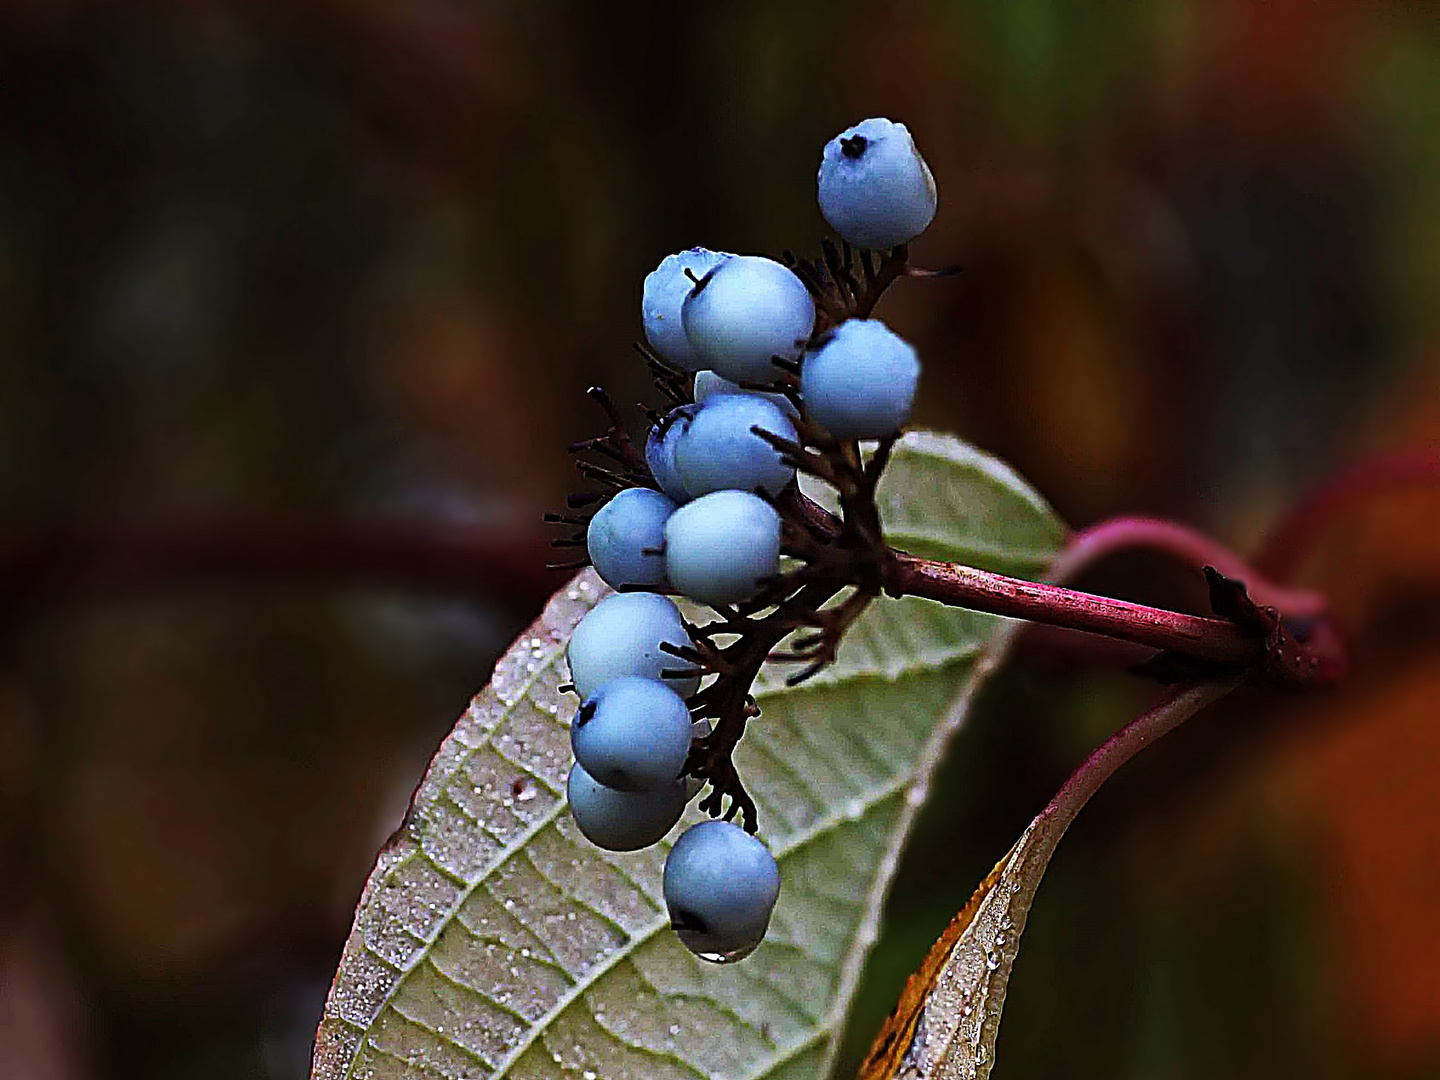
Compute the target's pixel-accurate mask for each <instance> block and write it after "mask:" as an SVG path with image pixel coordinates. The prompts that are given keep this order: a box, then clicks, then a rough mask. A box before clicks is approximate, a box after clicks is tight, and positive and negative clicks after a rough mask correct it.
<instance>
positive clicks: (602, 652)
mask: <svg viewBox="0 0 1440 1080" xmlns="http://www.w3.org/2000/svg"><path fill="white" fill-rule="evenodd" d="M672 516H673V515H672ZM661 642H668V643H669V644H671V645H675V646H679V647H684V648H692V647H694V644H695V643H694V642H693V641H691V640H690V635H689V633H687V632H686V630H685V620H684V619H682V618H681V617H680V609H679V608H677V607H676V606H675V605H674V603H672V602H671V601H670V599H669V598H668V597H664V596H661V595H659V594H658V593H649V592H627V593H616V594H615V595H614V596H607V597H606V598H605V599H604V600H601V601H600V603H598V604H596V605H595V608H594V610H592V611H591V612H590V613H589V614H588V615H586V616H585V617H584V618H583V619H581V620H580V624H579V625H578V626H576V627H575V632H574V633H573V634H571V635H570V645H569V647H568V648H567V649H566V651H565V655H566V657H567V658H568V659H569V661H570V681H571V682H573V683H574V684H575V692H576V693H577V694H579V695H580V697H581V699H582V700H583V699H588V698H589V697H590V696H591V695H592V694H594V693H595V691H597V690H599V689H600V687H602V686H604V685H605V684H606V683H607V682H609V681H610V680H611V679H618V678H620V677H621V676H622V675H638V676H640V677H641V678H644V679H660V680H661V681H662V682H664V683H666V684H667V685H669V686H670V688H671V689H672V690H674V691H675V692H676V693H677V694H679V695H680V696H681V697H689V696H690V695H691V694H693V693H695V691H696V690H697V689H699V687H700V676H699V675H679V676H676V675H671V676H663V675H662V674H661V672H664V671H687V670H689V669H690V668H691V667H692V665H691V664H690V663H689V662H687V661H685V660H682V659H680V658H679V657H678V656H674V655H672V654H671V653H668V652H665V651H664V650H663V649H661V648H660V643H661Z"/></svg>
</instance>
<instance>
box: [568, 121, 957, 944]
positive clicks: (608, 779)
mask: <svg viewBox="0 0 1440 1080" xmlns="http://www.w3.org/2000/svg"><path fill="white" fill-rule="evenodd" d="M819 201H820V208H821V211H822V212H823V214H824V216H825V219H826V220H827V221H828V222H829V223H830V224H831V225H832V226H833V227H834V228H835V230H836V231H837V232H838V233H839V234H840V238H841V245H840V246H838V247H837V246H836V245H835V244H834V243H832V242H830V241H826V242H824V244H823V258H821V259H817V260H813V261H804V260H797V259H795V258H794V257H793V256H791V255H790V254H789V253H788V252H786V253H785V257H784V261H783V262H778V261H775V260H772V259H768V258H763V257H761V256H757V255H730V254H726V253H723V252H713V251H708V250H706V249H704V248H693V249H691V250H689V251H684V252H680V253H679V254H676V255H671V256H669V257H667V258H666V259H664V260H663V261H662V262H661V263H660V265H659V266H658V267H657V268H656V269H655V270H654V272H652V273H651V274H650V275H649V276H648V277H647V278H646V279H645V286H644V294H643V300H642V304H641V315H642V318H643V321H644V330H645V339H646V342H647V345H644V346H637V347H638V348H639V349H640V351H641V353H642V354H643V355H644V356H645V358H646V360H647V362H648V364H649V366H650V369H651V371H652V373H653V375H654V376H655V381H656V385H657V387H658V388H659V389H660V391H661V392H662V393H664V394H665V395H666V396H667V398H668V399H669V400H670V408H669V410H668V411H667V412H664V413H663V414H662V413H658V412H653V411H651V410H648V409H646V410H645V411H646V413H647V415H648V416H649V417H650V420H651V427H650V431H649V434H648V436H647V438H646V440H645V442H644V445H643V447H637V446H635V445H634V444H633V443H632V442H631V440H630V437H629V435H628V434H627V433H626V430H625V426H624V423H623V421H622V419H621V417H620V415H619V413H618V410H616V408H615V406H614V405H613V403H612V402H611V401H610V399H609V398H608V397H607V396H606V395H605V394H604V392H603V391H601V390H599V389H598V388H595V389H592V390H591V394H592V396H594V397H595V398H596V399H597V400H598V401H599V402H600V404H601V405H602V406H603V407H604V408H605V409H606V411H607V413H608V415H609V417H610V422H611V426H610V429H609V431H608V432H607V433H606V434H605V435H603V436H601V437H599V438H595V439H589V440H586V441H584V442H582V443H578V444H576V446H574V447H572V450H573V451H576V452H579V451H589V452H593V453H595V454H598V455H600V456H602V457H604V458H606V459H607V460H606V462H605V463H604V464H601V463H598V462H596V461H592V460H589V459H586V458H583V457H582V458H580V459H579V460H578V464H579V467H580V469H581V471H582V473H584V474H585V475H586V476H587V477H589V478H591V479H593V480H596V481H599V482H600V483H601V485H602V489H601V490H598V491H589V492H584V493H581V494H578V495H574V496H572V497H571V500H570V508H571V513H567V514H556V515H550V518H551V520H554V521H557V522H562V523H565V524H570V525H576V526H581V527H582V531H580V532H577V533H576V534H575V535H574V536H573V537H571V538H570V539H567V540H563V541H557V543H558V544H561V545H573V546H577V547H578V546H581V545H583V546H584V549H585V553H586V558H584V559H582V560H580V561H579V562H577V563H572V564H569V565H570V566H583V565H586V564H587V563H588V564H591V565H593V566H594V567H595V570H596V572H597V573H599V575H600V576H601V577H602V578H603V579H604V580H605V581H606V583H607V584H609V585H610V586H611V587H612V588H614V589H615V590H616V592H615V594H614V595H612V596H609V597H607V598H606V599H605V600H603V601H602V602H601V603H600V604H598V605H597V606H596V607H595V608H594V610H592V611H591V612H590V613H589V614H588V615H587V616H586V617H585V618H584V619H583V620H582V621H581V622H580V624H579V626H578V627H577V628H576V630H575V632H574V635H573V637H572V638H571V641H570V646H569V651H568V658H569V663H570V675H571V680H572V683H571V685H572V688H573V690H574V691H575V693H576V694H578V695H579V696H580V698H581V699H582V702H583V703H582V705H581V706H580V709H579V711H578V713H577V714H576V716H575V720H574V722H573V724H572V726H571V744H572V747H573V749H574V752H575V764H574V766H573V768H572V769H571V772H570V779H569V784H568V789H569V801H570V807H571V812H572V814H573V815H574V819H575V823H576V825H577V826H578V827H579V829H580V831H581V832H582V833H583V834H584V835H585V836H586V837H587V838H588V839H590V840H591V841H592V842H593V843H595V844H597V845H599V846H600V847H604V848H607V849H610V850H612V851H632V850H636V849H639V848H642V847H646V846H648V845H650V844H653V843H655V842H657V841H659V840H660V839H661V838H662V837H664V836H665V834H666V833H668V832H669V831H670V829H671V828H672V827H673V826H674V825H675V823H676V822H677V821H678V820H679V819H680V816H681V814H682V813H683V811H684V808H685V805H686V803H687V802H688V801H689V799H690V798H692V797H694V796H695V795H697V794H699V792H700V791H701V790H702V789H703V788H704V787H705V785H707V784H708V785H709V786H710V789H711V790H710V793H709V794H708V795H707V796H706V797H705V798H703V799H702V800H701V801H700V803H699V807H700V809H701V810H702V811H704V812H706V813H708V814H710V815H711V816H712V817H720V816H722V815H723V820H720V821H707V822H704V823H702V824H699V825H696V826H694V827H692V828H690V829H688V830H687V831H686V832H685V833H684V834H683V835H682V836H681V837H680V838H679V839H678V840H677V841H676V843H675V845H674V847H673V848H672V849H671V851H670V854H669V856H668V858H667V859H666V863H665V873H664V892H665V902H666V906H667V908H668V909H669V913H670V919H671V922H672V924H673V926H674V928H675V930H676V932H677V933H678V934H679V936H680V938H681V940H682V941H683V942H684V943H685V944H686V945H687V946H688V947H689V948H690V949H692V950H693V951H694V952H696V953H697V954H699V955H700V956H702V957H704V958H706V959H710V960H716V961H726V960H733V959H738V958H740V957H743V956H745V955H748V954H749V953H750V952H751V951H752V950H753V949H754V948H755V947H756V946H757V945H758V944H759V943H760V941H761V939H763V937H764V936H765V930H766V927H767V926H768V924H769V921H770V913H771V910H772V908H773V907H774V904H775V900H776V898H777V896H778V895H779V891H780V875H779V870H778V868H777V866H776V864H775V860H774V858H773V857H772V856H771V855H770V853H769V851H768V850H767V849H766V848H765V846H764V844H762V843H761V842H760V841H759V840H757V839H756V838H755V837H754V836H753V835H751V834H752V833H753V832H754V831H755V827H756V820H755V805H754V802H753V800H751V799H750V797H749V795H748V794H747V793H746V792H745V789H744V785H743V784H742V783H741V781H740V777H739V775H738V773H737V772H736V769H735V765H734V761H733V756H732V755H733V751H734V749H735V746H736V744H737V743H738V742H739V740H740V737H741V735H742V734H743V733H744V730H745V725H746V723H747V722H748V721H749V720H751V719H753V718H754V717H755V716H757V715H758V714H759V709H758V707H757V706H756V704H755V700H754V698H753V696H752V695H751V685H752V683H753V681H754V679H755V676H756V674H757V673H758V671H759V669H760V666H761V664H762V663H764V662H765V661H766V660H767V659H771V660H793V661H800V662H803V663H805V665H806V666H805V667H804V668H803V669H802V670H801V671H799V672H798V674H796V675H795V676H793V677H792V679H791V681H792V682H798V681H801V680H803V679H805V678H808V677H809V676H810V675H812V674H814V673H815V672H816V671H819V670H820V669H821V668H822V667H823V666H824V665H825V664H827V663H829V662H830V661H832V660H833V659H834V658H835V654H836V649H837V648H838V645H839V641H840V638H841V636H842V635H843V633H844V631H845V629H846V627H847V626H849V625H850V623H852V622H853V621H854V619H855V618H856V617H857V616H858V615H859V614H860V612H861V611H862V610H863V609H864V607H865V606H866V605H867V604H868V603H869V602H870V601H871V600H872V599H873V598H874V597H876V596H877V595H878V594H879V593H880V592H881V591H882V588H883V584H884V582H883V566H884V553H885V552H886V551H887V550H888V549H886V548H885V546H884V541H883V538H882V536H881V531H880V522H879V515H878V513H877V511H876V509H875V501H874V492H875V485H876V482H877V481H878V479H879V476H880V472H881V470H882V469H883V468H884V465H885V462H886V460H887V458H888V456H889V452H890V447H891V446H892V445H893V443H894V440H895V439H896V438H897V437H898V434H899V432H900V429H901V428H902V427H903V426H904V424H905V423H906V422H907V421H908V420H909V417H910V410H911V406H912V404H913V402H914V398H915V390H916V385H917V383H918V381H919V376H920V362H919V360H918V358H917V357H916V354H915V350H914V349H913V348H911V347H910V346H909V345H908V344H907V343H906V342H904V341H903V340H902V339H901V338H899V337H898V336H897V335H896V334H894V333H893V332H892V331H891V330H890V329H889V328H888V327H887V326H885V324H884V323H882V322H880V321H878V320H875V319H872V318H871V317H870V315H871V311H872V310H873V308H874V306H875V303H876V302H877V301H878V300H879V298H880V295H881V294H882V293H883V292H884V290H885V289H886V287H887V286H888V285H889V284H891V283H892V282H893V281H895V280H896V279H897V278H898V277H900V276H905V275H910V276H914V275H917V274H921V273H924V272H923V271H917V270H915V269H914V268H912V267H910V266H909V263H908V256H907V251H906V247H905V245H906V244H907V242H908V241H909V240H911V239H913V238H914V237H915V236H916V235H918V234H919V233H920V232H921V231H922V230H923V229H924V228H925V227H926V226H927V225H928V224H929V223H930V220H931V218H933V217H934V214H935V204H936V197H935V184H934V181H933V179H932V178H931V175H930V170H929V169H928V168H927V167H926V165H925V161H924V159H923V158H922V157H921V156H920V154H919V152H918V151H917V150H916V148H915V144H914V142H913V140H912V139H911V138H910V133H909V132H908V131H907V130H906V129H905V127H904V126H903V125H901V124H895V123H892V122H891V121H889V120H881V119H874V120H866V121H864V122H863V123H861V124H858V125H856V126H855V127H853V128H850V129H849V130H847V131H845V132H842V133H841V134H840V135H839V136H837V137H836V138H835V139H833V140H832V141H831V142H830V143H829V144H828V145H827V146H826V147H825V151H824V156H823V158H822V161H821V166H820V174H819ZM642 408H643V407H642ZM860 440H878V444H877V445H876V446H875V447H874V448H870V449H869V450H868V454H867V453H865V452H862V449H861V445H860ZM797 471H803V472H805V473H807V474H809V475H812V476H814V477H817V478H819V479H820V480H823V481H824V482H826V483H828V484H830V485H831V486H833V487H834V488H835V490H836V492H837V495H838V503H839V506H840V513H839V514H838V515H835V514H831V513H829V512H827V511H826V510H824V509H822V508H821V507H819V506H818V505H816V504H815V503H813V502H811V501H810V500H809V499H807V498H806V497H805V496H804V495H802V494H801V493H800V491H799V489H798V486H797V484H796V482H795V478H796V473H797ZM592 507H598V509H595V510H594V511H593V513H589V514H587V513H586V512H585V511H587V509H588V508H592ZM671 593H678V594H680V595H682V596H684V597H686V598H688V599H690V600H692V601H695V602H697V603H699V604H703V605H707V606H708V607H709V608H710V609H711V610H712V611H713V613H714V616H715V618H714V619H713V620H711V621H709V622H706V623H704V624H703V625H696V624H692V623H689V622H687V621H686V620H685V618H684V617H683V616H682V614H681V611H680V609H679V608H678V607H677V606H676V605H675V603H674V602H673V601H672V600H671V599H670V598H669V596H668V595H666V594H671ZM795 631H805V633H803V634H802V635H801V636H800V638H799V639H798V640H795V641H794V642H793V644H792V645H791V646H790V650H789V651H787V652H778V651H776V646H778V645H779V644H780V643H781V642H782V641H784V640H785V639H787V638H788V637H790V635H792V634H793V633H794V632H795ZM727 799H728V807H727V806H726V800H727ZM737 816H743V820H744V822H745V829H741V828H740V827H739V826H738V825H736V824H733V819H734V818H736V817H737ZM747 830H748V831H747Z"/></svg>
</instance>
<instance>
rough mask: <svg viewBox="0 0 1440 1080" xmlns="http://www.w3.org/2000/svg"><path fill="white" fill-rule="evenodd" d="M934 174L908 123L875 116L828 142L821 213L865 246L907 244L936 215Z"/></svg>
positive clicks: (823, 159) (844, 234) (822, 167)
mask: <svg viewBox="0 0 1440 1080" xmlns="http://www.w3.org/2000/svg"><path fill="white" fill-rule="evenodd" d="M936 201H937V197H936V193H935V178H934V177H933V176H931V175H930V166H928V165H926V164H925V159H924V158H923V157H921V156H920V151H919V150H917V149H916V148H915V140H914V139H912V138H911V137H910V132H909V131H907V130H906V128H905V125H904V124H896V123H894V122H892V121H890V120H884V119H880V118H878V117H877V118H875V119H871V120H864V121H861V122H860V123H858V124H856V125H855V126H854V127H852V128H847V129H846V130H845V131H842V132H841V133H840V134H839V135H837V136H835V138H833V139H831V140H830V141H829V142H828V143H826V144H825V151H824V153H823V154H822V155H821V158H820V212H821V213H822V214H824V215H825V220H826V221H828V222H829V223H830V225H831V226H832V227H833V228H834V230H835V231H836V232H837V233H839V234H840V235H841V236H842V237H843V238H844V239H846V240H848V241H849V242H850V243H852V244H854V245H855V246H856V247H862V248H876V249H878V248H893V247H895V246H897V245H899V244H905V243H909V242H910V241H911V240H913V239H915V237H917V236H919V235H920V234H921V233H922V232H924V231H925V227H926V226H927V225H929V224H930V222H931V220H932V219H933V218H934V217H935V204H936Z"/></svg>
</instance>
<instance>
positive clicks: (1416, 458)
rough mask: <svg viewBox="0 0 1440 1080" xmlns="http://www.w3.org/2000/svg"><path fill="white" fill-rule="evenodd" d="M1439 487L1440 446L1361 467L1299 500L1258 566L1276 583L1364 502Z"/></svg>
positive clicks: (1263, 551) (1266, 545)
mask: <svg viewBox="0 0 1440 1080" xmlns="http://www.w3.org/2000/svg"><path fill="white" fill-rule="evenodd" d="M1436 486H1440V450H1435V449H1430V450H1418V451H1413V452H1409V453H1399V454H1394V455H1392V456H1390V457H1382V458H1377V459H1375V460H1374V461H1367V462H1364V463H1362V464H1360V465H1356V466H1355V467H1354V468H1351V469H1347V470H1346V471H1345V472H1343V473H1341V474H1340V475H1339V476H1337V477H1335V478H1334V479H1332V480H1330V481H1328V482H1327V483H1325V484H1323V485H1321V487H1319V488H1318V489H1316V490H1315V491H1314V492H1312V493H1311V494H1310V495H1308V496H1306V497H1305V498H1304V499H1302V500H1301V501H1300V502H1299V503H1298V504H1296V505H1295V507H1294V508H1293V509H1291V510H1290V512H1289V513H1287V514H1286V515H1285V516H1284V517H1283V518H1282V519H1281V520H1280V522H1279V524H1277V525H1276V526H1275V527H1274V528H1273V529H1271V530H1270V534H1269V536H1268V537H1267V538H1266V540H1265V542H1264V543H1263V544H1262V545H1261V546H1260V552H1259V554H1258V555H1257V556H1256V557H1255V561H1254V565H1255V567H1256V568H1257V569H1258V570H1260V571H1261V572H1262V573H1264V574H1265V575H1267V576H1268V577H1270V578H1273V579H1274V580H1276V581H1285V580H1288V579H1290V578H1291V577H1293V576H1294V575H1295V574H1296V572H1297V571H1299V570H1300V568H1301V566H1302V565H1303V563H1304V562H1305V560H1306V559H1307V558H1308V557H1309V556H1310V554H1311V552H1312V551H1313V550H1314V547H1315V543H1316V541H1317V540H1318V539H1319V538H1320V536H1321V535H1323V533H1324V532H1325V530H1326V529H1327V528H1328V527H1329V526H1330V525H1331V524H1333V523H1334V522H1335V521H1336V520H1338V519H1339V518H1341V517H1343V516H1344V515H1345V514H1347V513H1349V512H1350V511H1351V510H1353V509H1354V508H1355V507H1356V506H1357V505H1358V504H1360V503H1364V502H1367V501H1368V500H1370V499H1373V498H1374V497H1375V496H1377V495H1381V494H1384V493H1386V492H1390V491H1396V490H1401V489H1404V488H1425V487H1436Z"/></svg>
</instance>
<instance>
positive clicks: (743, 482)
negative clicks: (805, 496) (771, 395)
mask: <svg viewBox="0 0 1440 1080" xmlns="http://www.w3.org/2000/svg"><path fill="white" fill-rule="evenodd" d="M757 427H758V428H759V429H760V430H761V431H768V432H769V433H770V434H772V435H776V436H779V437H780V438H782V439H788V440H789V441H791V442H794V441H795V425H794V424H792V423H791V422H790V418H789V417H788V416H786V415H785V414H784V413H783V412H782V411H781V410H780V408H779V406H777V405H775V404H773V403H772V402H769V401H766V400H765V399H764V398H761V397H752V396H750V395H748V394H720V395H718V396H716V397H712V398H710V399H709V400H708V401H706V402H705V404H703V405H701V406H700V411H699V412H698V413H696V414H695V419H694V420H692V421H691V422H690V427H689V429H688V430H687V431H686V432H685V435H684V437H683V438H681V439H680V440H679V442H677V443H676V445H675V473H676V475H677V476H679V478H680V483H681V485H682V486H683V487H684V488H685V490H686V491H687V492H689V493H690V495H691V496H692V497H694V496H699V495H707V494H709V493H710V492H712V491H721V490H723V489H725V488H738V489H739V490H741V491H754V490H756V489H757V488H760V489H763V490H764V491H768V492H769V493H770V494H771V495H778V494H780V492H781V491H782V490H783V489H784V487H785V485H786V484H788V483H789V482H790V479H791V477H793V476H794V475H795V467H794V466H793V465H788V464H786V463H785V461H784V460H783V458H782V456H781V454H780V451H778V450H776V449H775V447H773V446H771V445H770V444H769V443H768V442H766V441H765V440H764V439H762V438H761V437H760V436H759V435H757V434H755V432H754V430H753V429H754V428H757Z"/></svg>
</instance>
